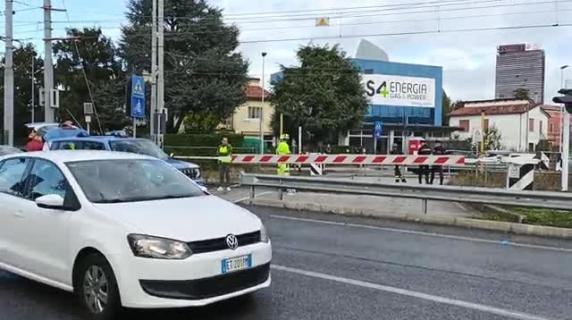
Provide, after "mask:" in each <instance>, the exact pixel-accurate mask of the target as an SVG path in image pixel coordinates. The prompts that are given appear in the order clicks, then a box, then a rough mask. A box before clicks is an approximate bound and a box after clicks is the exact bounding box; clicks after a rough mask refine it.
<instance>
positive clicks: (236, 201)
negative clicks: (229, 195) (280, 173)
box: [233, 191, 272, 203]
mask: <svg viewBox="0 0 572 320" xmlns="http://www.w3.org/2000/svg"><path fill="white" fill-rule="evenodd" d="M271 193H272V191H265V192H261V193H258V194H256V195H255V196H254V197H255V198H257V197H260V196H263V195H266V194H271ZM246 200H250V196H248V197H244V198H240V199H238V200H234V201H233V202H234V203H241V202H242V201H246Z"/></svg>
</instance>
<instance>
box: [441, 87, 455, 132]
mask: <svg viewBox="0 0 572 320" xmlns="http://www.w3.org/2000/svg"><path fill="white" fill-rule="evenodd" d="M454 107H455V105H454V104H453V102H452V101H451V98H450V97H449V96H448V95H447V92H445V90H443V111H442V112H443V113H442V121H443V125H444V126H448V125H449V114H451V112H452V111H453V110H454V109H453V108H454Z"/></svg>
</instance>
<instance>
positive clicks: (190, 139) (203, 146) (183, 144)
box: [165, 133, 259, 156]
mask: <svg viewBox="0 0 572 320" xmlns="http://www.w3.org/2000/svg"><path fill="white" fill-rule="evenodd" d="M223 137H227V138H228V141H229V143H230V144H231V145H232V146H233V150H234V152H235V153H256V152H257V151H258V148H259V147H258V146H259V143H258V141H254V142H253V141H252V140H251V139H245V137H244V136H242V135H240V134H234V133H228V134H227V133H215V134H166V135H165V151H166V152H168V153H174V154H175V155H182V156H183V155H184V156H216V154H217V148H218V146H219V145H220V142H221V140H222V138H223Z"/></svg>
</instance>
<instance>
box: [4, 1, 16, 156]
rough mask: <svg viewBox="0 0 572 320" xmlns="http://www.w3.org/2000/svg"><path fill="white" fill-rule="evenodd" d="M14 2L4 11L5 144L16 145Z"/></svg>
mask: <svg viewBox="0 0 572 320" xmlns="http://www.w3.org/2000/svg"><path fill="white" fill-rule="evenodd" d="M12 1H13V0H6V7H5V9H6V10H5V11H4V15H5V23H6V27H5V29H6V38H5V42H6V56H5V59H6V63H5V67H4V135H3V138H4V143H6V144H8V145H10V146H13V145H14V61H13V55H12V54H13V50H14V46H13V45H12V40H13V39H12V37H13V34H12V32H13V30H12V15H13V14H14V10H13V7H12V4H13V3H12Z"/></svg>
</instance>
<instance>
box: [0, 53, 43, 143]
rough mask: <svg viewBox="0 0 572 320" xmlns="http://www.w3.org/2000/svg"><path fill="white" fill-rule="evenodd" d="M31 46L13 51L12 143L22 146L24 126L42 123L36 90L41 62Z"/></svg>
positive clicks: (0, 112) (0, 88) (0, 104)
mask: <svg viewBox="0 0 572 320" xmlns="http://www.w3.org/2000/svg"><path fill="white" fill-rule="evenodd" d="M37 56H38V54H37V52H36V50H35V48H34V46H33V45H32V44H25V45H23V46H22V47H19V48H17V49H16V50H14V56H13V57H14V142H15V144H16V145H22V144H24V143H25V141H26V137H27V132H26V131H27V129H26V127H25V124H26V123H28V122H32V121H43V119H44V111H43V109H42V108H40V107H39V103H38V102H39V101H38V96H39V94H38V88H39V87H40V85H41V82H42V79H43V72H42V65H43V60H41V59H39V58H38V57H37ZM32 63H34V70H35V71H34V73H35V77H34V84H35V103H34V105H35V106H36V109H35V115H34V119H32V117H31V109H30V108H31V102H32V77H33V75H32ZM0 77H1V78H4V63H2V67H1V68H0ZM0 94H1V95H2V97H3V96H4V82H0ZM3 117H4V99H0V119H3ZM0 122H1V123H0V126H1V127H2V132H4V130H3V129H4V128H3V126H4V122H3V121H0Z"/></svg>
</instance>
